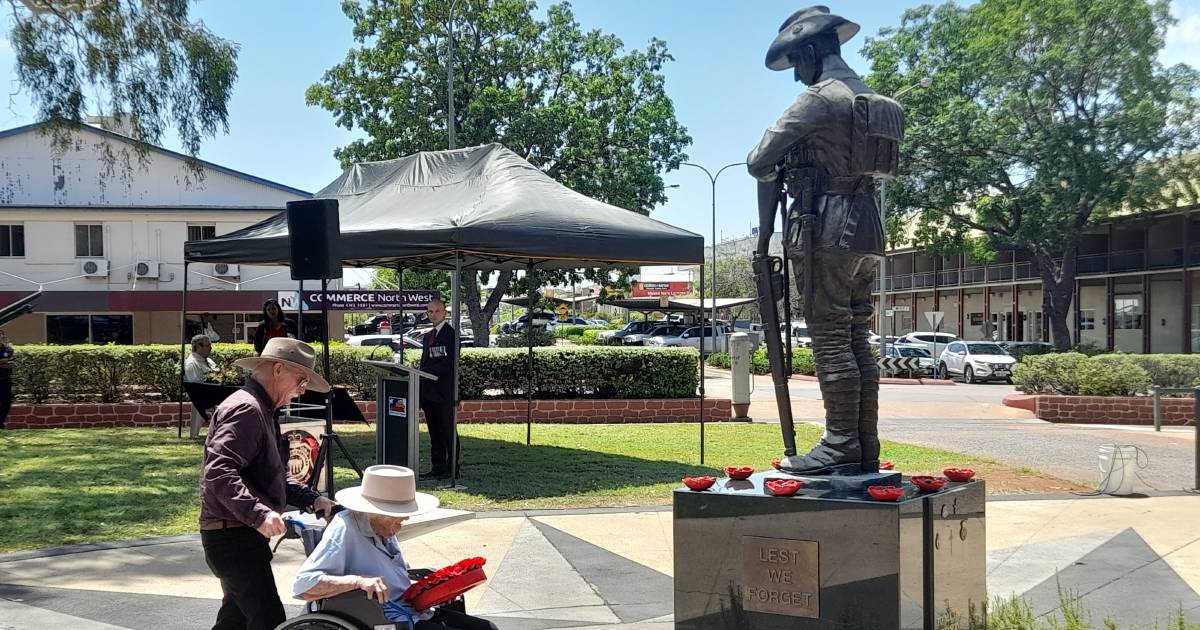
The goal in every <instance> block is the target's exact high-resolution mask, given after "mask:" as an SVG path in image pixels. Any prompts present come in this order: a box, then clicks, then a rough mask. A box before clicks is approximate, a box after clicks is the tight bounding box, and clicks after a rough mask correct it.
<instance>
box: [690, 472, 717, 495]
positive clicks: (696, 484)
mask: <svg viewBox="0 0 1200 630" xmlns="http://www.w3.org/2000/svg"><path fill="white" fill-rule="evenodd" d="M716 482H717V478H716V477H709V476H707V475H705V476H703V477H684V478H683V485H685V486H687V487H688V488H691V489H692V490H695V491H696V492H700V491H701V490H708V489H709V488H711V487H712V485H713V484H714V483H716Z"/></svg>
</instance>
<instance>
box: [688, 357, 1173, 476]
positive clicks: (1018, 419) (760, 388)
mask: <svg viewBox="0 0 1200 630" xmlns="http://www.w3.org/2000/svg"><path fill="white" fill-rule="evenodd" d="M705 387H706V388H707V390H708V392H709V393H711V394H712V395H714V396H729V395H730V380H729V373H728V372H727V371H724V370H714V371H713V372H712V373H710V374H707V375H706V378H705ZM788 389H789V394H790V395H791V399H792V413H793V415H794V417H795V419H796V420H797V421H803V422H818V423H819V422H823V421H824V417H825V410H824V408H823V406H822V401H821V392H820V389H819V388H818V386H817V383H815V382H812V381H798V380H793V381H791V382H790V383H789V388H788ZM1013 391H1014V390H1013V387H1012V386H1011V385H1003V384H978V385H967V384H964V383H957V384H955V385H954V386H945V385H939V386H921V385H882V386H880V392H879V415H880V425H881V426H880V434H881V435H882V436H883V438H884V439H887V440H893V441H896V442H904V443H907V444H916V445H919V446H931V447H937V448H944V449H948V450H952V451H959V452H963V453H969V454H971V455H978V456H980V457H986V458H988V459H993V460H996V461H1000V462H1003V463H1005V464H1007V465H1009V466H1013V467H1017V468H1020V467H1024V468H1030V469H1033V470H1037V471H1039V472H1044V473H1047V474H1050V475H1053V476H1056V477H1059V478H1062V479H1067V480H1070V481H1075V482H1078V483H1082V484H1084V485H1088V486H1095V485H1096V484H1098V483H1099V481H1100V472H1099V465H1098V459H1097V456H1096V449H1097V448H1098V447H1099V446H1100V445H1101V444H1133V445H1136V446H1138V447H1139V448H1141V449H1142V451H1143V454H1144V457H1143V458H1142V462H1141V463H1142V464H1144V465H1145V468H1143V469H1140V470H1139V471H1138V475H1139V476H1140V477H1141V479H1140V480H1139V482H1138V484H1137V487H1138V489H1139V490H1156V491H1177V490H1182V489H1187V488H1193V487H1195V468H1194V466H1195V463H1194V462H1195V444H1196V437H1195V435H1196V434H1195V431H1196V429H1195V427H1164V428H1163V430H1162V431H1161V432H1156V431H1154V429H1153V427H1149V426H1127V425H1090V424H1055V423H1050V422H1044V421H1042V420H1038V419H1037V418H1035V417H1034V416H1033V414H1032V413H1030V412H1028V411H1025V410H1023V409H1015V408H1013V407H1006V406H1004V404H1003V402H1002V401H1003V399H1004V396H1005V395H1007V394H1011V393H1012V392H1013ZM750 416H751V417H752V418H753V419H754V420H755V421H756V422H779V410H778V408H777V407H776V405H775V391H774V389H773V387H772V384H771V379H770V377H767V376H756V377H754V392H753V394H752V395H751V403H750Z"/></svg>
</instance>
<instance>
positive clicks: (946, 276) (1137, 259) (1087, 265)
mask: <svg viewBox="0 0 1200 630" xmlns="http://www.w3.org/2000/svg"><path fill="white" fill-rule="evenodd" d="M1185 254H1186V257H1187V259H1188V260H1187V264H1188V265H1189V266H1191V265H1195V266H1196V267H1200V245H1195V246H1192V247H1189V248H1186V249H1185V248H1182V247H1175V248H1165V249H1156V250H1152V251H1149V252H1147V251H1143V250H1129V251H1120V252H1109V253H1106V254H1085V255H1082V256H1079V257H1078V258H1076V274H1077V275H1080V276H1087V275H1093V274H1103V273H1120V272H1129V271H1148V270H1151V269H1171V268H1178V267H1182V266H1183V265H1184V257H1185ZM1055 262H1058V263H1061V262H1062V261H1061V260H1057V261H1055ZM1038 278H1039V275H1038V271H1037V267H1036V266H1035V265H1034V264H1033V262H1032V261H1028V260H1026V261H1021V262H1016V263H999V264H992V265H975V266H971V267H963V268H962V269H943V270H941V271H938V272H933V271H922V272H918V273H905V274H899V275H893V276H891V277H890V278H889V279H888V291H914V290H918V289H933V288H938V289H950V288H956V287H963V286H971V285H981V284H989V283H1001V282H1018V281H1022V280H1036V279H1038ZM935 280H936V282H935ZM879 284H880V283H879V282H878V281H877V282H876V290H878V288H879Z"/></svg>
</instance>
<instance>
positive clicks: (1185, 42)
mask: <svg viewBox="0 0 1200 630" xmlns="http://www.w3.org/2000/svg"><path fill="white" fill-rule="evenodd" d="M1175 17H1176V19H1178V20H1179V21H1178V22H1176V23H1175V24H1174V25H1172V26H1171V28H1169V29H1167V45H1168V46H1170V45H1178V46H1195V45H1198V44H1200V11H1197V12H1191V13H1185V14H1183V15H1180V14H1179V13H1176V14H1175Z"/></svg>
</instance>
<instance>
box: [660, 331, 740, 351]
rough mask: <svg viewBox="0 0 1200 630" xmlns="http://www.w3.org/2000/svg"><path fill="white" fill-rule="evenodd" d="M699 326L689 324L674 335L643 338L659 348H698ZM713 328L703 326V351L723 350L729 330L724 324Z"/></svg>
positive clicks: (724, 349)
mask: <svg viewBox="0 0 1200 630" xmlns="http://www.w3.org/2000/svg"><path fill="white" fill-rule="evenodd" d="M701 328H702V327H700V326H689V327H687V328H685V329H684V330H683V332H681V333H679V334H678V335H675V336H663V335H659V336H655V337H648V338H646V340H645V344H646V345H647V346H655V347H659V348H695V349H697V350H699V349H700V337H701V334H702V333H701ZM713 328H714V327H713V326H704V327H703V331H704V332H703V337H704V351H705V352H714V351H716V352H725V351H726V348H725V339H726V337H725V333H727V332H729V329H728V328H726V327H725V326H716V330H715V331H714V330H713Z"/></svg>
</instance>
